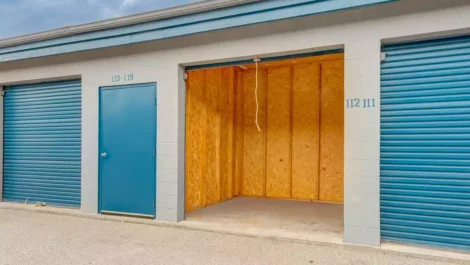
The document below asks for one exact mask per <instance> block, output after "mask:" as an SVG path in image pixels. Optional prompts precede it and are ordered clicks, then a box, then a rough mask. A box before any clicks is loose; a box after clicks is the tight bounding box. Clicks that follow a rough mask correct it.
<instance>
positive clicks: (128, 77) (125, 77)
mask: <svg viewBox="0 0 470 265" xmlns="http://www.w3.org/2000/svg"><path fill="white" fill-rule="evenodd" d="M132 80H134V74H124V75H113V76H111V82H113V83H117V82H127V81H132Z"/></svg>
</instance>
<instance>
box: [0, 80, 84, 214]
mask: <svg viewBox="0 0 470 265" xmlns="http://www.w3.org/2000/svg"><path fill="white" fill-rule="evenodd" d="M81 109H82V107H81V83H80V81H68V82H55V83H43V84H37V85H24V86H12V87H7V88H6V89H5V96H4V132H3V133H4V158H3V160H4V164H3V197H4V198H3V199H4V200H5V201H20V202H25V201H28V202H29V203H36V202H45V203H47V204H53V205H63V206H71V207H79V206H80V179H81V112H82V110H81Z"/></svg>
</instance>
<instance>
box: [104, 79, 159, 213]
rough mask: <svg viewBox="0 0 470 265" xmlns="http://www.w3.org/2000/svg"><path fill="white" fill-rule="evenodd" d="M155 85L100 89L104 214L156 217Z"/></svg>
mask: <svg viewBox="0 0 470 265" xmlns="http://www.w3.org/2000/svg"><path fill="white" fill-rule="evenodd" d="M156 121H157V118H156V87H155V84H140V85H129V86H115V87H103V88H101V89H100V121H99V126H100V128H99V179H100V183H99V186H100V191H99V196H100V206H99V207H100V212H102V213H103V212H108V213H123V214H134V215H143V216H152V217H153V216H155V196H156V195H155V190H156V149H155V146H156Z"/></svg>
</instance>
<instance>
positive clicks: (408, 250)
mask: <svg viewBox="0 0 470 265" xmlns="http://www.w3.org/2000/svg"><path fill="white" fill-rule="evenodd" d="M0 209H8V210H18V211H30V212H36V213H43V214H55V215H65V216H73V217H79V218H89V219H97V220H106V221H114V222H121V223H133V224H143V225H154V226H160V227H171V228H180V229H188V230H195V231H207V232H214V233H223V234H230V235H236V236H248V237H255V238H266V239H271V240H279V241H289V242H296V243H303V244H312V245H321V246H330V247H347V248H355V249H358V248H362V249H364V250H365V251H371V250H374V251H382V252H384V253H385V252H387V253H390V252H394V253H397V254H400V255H405V256H410V257H415V258H427V259H431V260H443V261H445V260H447V261H448V260H449V259H451V260H455V261H457V262H461V261H470V253H468V254H467V253H464V252H462V253H460V252H453V251H446V250H440V249H435V248H424V247H419V246H410V245H403V244H396V243H388V242H387V243H382V244H381V247H380V248H377V247H371V246H362V245H353V244H345V243H343V242H337V240H320V241H319V240H317V239H315V238H293V237H283V236H279V235H276V236H272V235H269V234H268V233H261V234H260V233H258V232H250V231H237V230H234V231H232V230H229V229H223V228H222V226H220V227H217V228H208V227H207V226H204V225H198V224H197V223H192V222H186V221H183V222H179V223H173V222H164V221H156V220H150V219H144V218H136V217H128V216H117V215H103V214H90V213H83V212H81V211H80V210H78V209H70V208H61V207H51V206H39V207H36V206H35V205H30V204H20V203H9V202H0Z"/></svg>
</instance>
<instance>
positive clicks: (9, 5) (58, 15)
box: [0, 0, 197, 39]
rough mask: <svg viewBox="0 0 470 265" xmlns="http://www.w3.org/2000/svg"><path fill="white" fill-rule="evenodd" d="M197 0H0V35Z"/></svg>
mask: <svg viewBox="0 0 470 265" xmlns="http://www.w3.org/2000/svg"><path fill="white" fill-rule="evenodd" d="M196 1H197V0H0V20H1V23H0V39H2V38H8V37H15V36H19V35H24V34H28V33H34V32H38V31H44V30H48V29H54V28H59V27H63V26H68V25H75V24H82V23H86V22H91V21H96V20H102V19H107V18H113V17H118V16H123V15H129V14H135V13H141V12H145V11H152V10H155V9H160V8H165V7H171V6H176V5H182V4H186V3H190V2H196Z"/></svg>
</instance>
